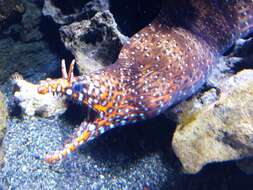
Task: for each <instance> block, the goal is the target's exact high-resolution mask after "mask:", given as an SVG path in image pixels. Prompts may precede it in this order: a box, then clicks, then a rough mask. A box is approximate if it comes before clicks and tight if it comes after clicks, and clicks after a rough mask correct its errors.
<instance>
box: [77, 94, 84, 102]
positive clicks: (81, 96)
mask: <svg viewBox="0 0 253 190" xmlns="http://www.w3.org/2000/svg"><path fill="white" fill-rule="evenodd" d="M78 100H79V101H80V102H81V101H83V94H82V93H79V97H78Z"/></svg>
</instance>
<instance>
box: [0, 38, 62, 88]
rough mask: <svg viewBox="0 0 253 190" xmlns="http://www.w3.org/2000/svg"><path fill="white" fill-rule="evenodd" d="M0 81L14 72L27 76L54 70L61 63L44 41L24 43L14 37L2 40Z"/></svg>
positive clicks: (0, 41)
mask: <svg viewBox="0 0 253 190" xmlns="http://www.w3.org/2000/svg"><path fill="white" fill-rule="evenodd" d="M0 47H1V48H0V71H1V75H0V83H4V82H6V81H7V79H8V78H9V76H10V75H11V74H13V73H14V72H19V73H21V74H22V75H25V76H31V75H33V74H34V75H39V74H40V73H41V72H43V70H44V72H50V71H51V72H52V70H54V69H55V67H53V65H56V64H57V65H59V60H58V58H57V57H56V56H55V55H54V54H53V53H52V52H51V50H50V49H49V46H48V44H47V43H45V42H43V41H37V42H31V43H23V42H21V41H15V40H13V39H12V38H5V39H1V40H0Z"/></svg>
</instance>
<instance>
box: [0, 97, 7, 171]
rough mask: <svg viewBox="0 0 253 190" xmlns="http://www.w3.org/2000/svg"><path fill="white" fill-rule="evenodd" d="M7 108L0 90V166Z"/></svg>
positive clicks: (0, 165)
mask: <svg viewBox="0 0 253 190" xmlns="http://www.w3.org/2000/svg"><path fill="white" fill-rule="evenodd" d="M7 117H8V110H7V106H6V100H5V96H4V95H3V94H2V92H0V168H1V167H2V165H3V158H4V150H3V148H2V141H3V137H4V135H5V129H6V126H7Z"/></svg>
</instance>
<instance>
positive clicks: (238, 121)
mask: <svg viewBox="0 0 253 190" xmlns="http://www.w3.org/2000/svg"><path fill="white" fill-rule="evenodd" d="M221 86H222V88H221V93H220V95H219V96H217V97H215V98H214V99H213V100H211V101H207V102H204V103H203V102H202V103H203V104H202V106H201V105H200V103H199V106H196V105H198V104H196V101H200V100H201V98H203V96H208V94H210V96H211V95H213V90H211V91H208V92H206V93H205V94H204V95H203V96H202V97H201V98H199V97H198V98H197V97H196V98H194V99H193V100H191V101H189V102H187V103H185V105H182V107H184V108H187V109H188V111H182V113H183V114H181V115H180V117H179V118H180V119H179V124H178V126H177V128H176V131H175V134H174V136H173V142H172V146H173V149H174V151H175V153H176V155H177V156H178V158H179V159H180V161H181V163H182V166H183V168H184V170H185V172H187V173H196V172H198V171H199V170H200V169H201V168H202V167H203V166H204V165H205V164H207V163H211V162H220V161H227V160H238V159H242V158H245V157H249V156H253V70H244V71H241V72H239V73H238V74H236V75H234V76H232V77H230V78H229V79H228V80H226V81H224V82H223V84H222V85H221ZM203 99H205V100H206V99H208V98H203ZM216 99H217V100H216Z"/></svg>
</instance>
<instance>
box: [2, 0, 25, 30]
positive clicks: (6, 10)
mask: <svg viewBox="0 0 253 190" xmlns="http://www.w3.org/2000/svg"><path fill="white" fill-rule="evenodd" d="M24 10H25V8H24V5H23V4H22V3H21V2H20V1H19V0H1V1H0V29H2V28H3V25H5V24H8V23H9V22H11V21H12V20H17V17H18V16H20V15H21V14H22V13H23V12H24Z"/></svg>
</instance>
